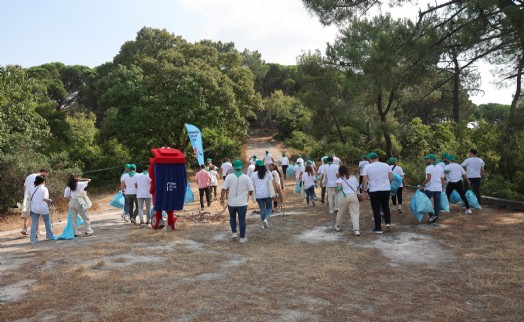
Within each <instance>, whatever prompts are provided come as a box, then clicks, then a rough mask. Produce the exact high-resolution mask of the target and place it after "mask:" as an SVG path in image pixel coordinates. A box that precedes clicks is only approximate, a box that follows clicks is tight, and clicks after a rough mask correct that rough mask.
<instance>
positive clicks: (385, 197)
mask: <svg viewBox="0 0 524 322" xmlns="http://www.w3.org/2000/svg"><path fill="white" fill-rule="evenodd" d="M424 160H425V162H426V168H425V179H424V180H423V181H422V182H421V183H420V185H419V186H418V189H419V190H420V191H421V192H423V194H422V195H420V194H418V193H417V194H416V195H415V197H414V198H413V199H412V201H411V209H412V211H413V214H414V215H416V216H418V217H419V221H420V220H421V217H420V216H422V217H423V216H424V215H425V214H429V215H430V217H429V220H428V224H433V225H436V224H437V221H438V219H439V216H440V213H441V211H442V210H443V207H444V209H446V208H449V206H446V205H449V201H452V202H459V201H462V202H463V205H464V206H465V208H466V210H465V214H467V215H470V214H472V210H471V208H478V209H480V204H481V202H482V201H481V195H480V183H481V178H482V176H483V174H484V161H483V160H482V159H480V158H478V157H477V151H476V150H474V149H471V150H470V152H469V158H467V159H466V160H464V161H463V162H462V163H461V164H458V163H456V159H455V156H453V155H451V154H448V153H443V154H442V156H441V159H440V160H437V157H436V155H435V154H428V155H426V156H425V157H424ZM320 162H321V164H320V166H319V167H318V168H317V166H316V164H315V162H314V161H313V160H312V159H311V158H310V157H307V158H306V160H304V158H303V157H302V156H301V155H300V154H299V155H298V156H297V158H296V161H295V162H292V161H291V160H290V159H289V157H287V155H286V153H282V157H281V158H280V160H279V161H278V163H277V161H275V158H274V157H273V156H272V155H271V154H270V153H269V151H266V152H265V155H264V156H263V157H262V158H261V159H258V158H257V156H256V155H253V156H252V157H251V158H250V159H249V160H248V162H247V165H248V166H247V169H246V172H245V173H244V172H243V169H244V163H243V162H242V161H241V160H235V161H234V162H233V163H231V162H230V160H229V159H225V160H224V161H223V162H222V164H221V166H220V177H221V179H222V180H223V183H222V186H221V191H220V204H221V206H222V207H226V206H227V209H228V210H229V216H230V218H229V219H230V220H229V222H230V227H231V233H232V238H233V239H238V241H239V242H240V243H245V242H246V241H247V237H246V235H247V232H246V215H247V209H248V204H249V199H250V198H251V199H252V201H253V202H256V203H257V204H258V208H259V209H258V212H259V213H260V227H261V229H269V227H270V216H271V214H272V213H273V212H281V211H282V208H283V205H284V198H283V192H284V182H285V180H289V179H291V178H294V183H295V184H294V188H295V189H294V191H295V193H297V194H300V196H301V198H302V199H303V200H304V202H305V204H306V205H307V206H311V207H316V206H317V205H318V204H317V191H320V203H321V204H323V205H327V209H326V210H327V213H328V214H329V215H331V216H333V215H335V216H336V217H335V218H334V219H335V226H334V230H335V231H337V232H340V231H342V228H343V226H344V221H345V218H346V217H347V215H349V217H350V218H351V223H352V229H353V232H354V234H355V236H360V234H361V233H360V203H361V202H363V201H364V200H367V199H369V202H370V204H371V209H372V212H373V219H374V227H373V229H372V230H371V232H372V233H376V234H382V233H383V230H382V218H383V220H384V224H385V228H386V230H392V229H393V226H392V211H393V212H398V213H402V212H403V208H402V207H403V187H404V180H405V178H406V173H405V172H404V170H403V169H402V167H401V166H400V165H399V164H398V159H397V158H395V157H391V158H389V159H388V162H387V163H385V162H381V161H380V160H379V156H378V154H377V153H375V152H370V153H369V154H366V155H362V157H361V161H360V162H359V163H358V165H355V166H351V165H346V164H343V162H342V160H340V159H339V158H338V157H336V156H335V154H331V155H329V156H328V155H326V156H324V157H322V158H320ZM278 165H280V168H279V166H278ZM136 169H137V167H136V165H135V164H126V165H125V170H124V172H123V173H122V175H121V177H120V189H121V192H120V193H119V194H118V195H117V196H120V195H121V197H122V198H123V200H124V201H123V202H122V205H121V206H122V207H123V212H122V215H121V216H122V218H123V220H125V221H126V222H131V223H132V224H136V225H138V226H139V227H144V226H147V225H151V226H152V227H153V228H155V229H162V228H163V227H165V226H166V225H165V223H163V222H158V223H154V220H153V219H154V218H153V217H152V215H153V214H154V213H155V208H154V205H153V195H152V194H151V191H152V189H151V188H152V185H153V184H154V179H153V180H152V178H153V177H152V176H151V175H150V174H149V165H144V166H143V167H142V168H141V172H140V173H137V172H136ZM217 169H218V167H217V166H215V165H213V164H212V159H207V160H206V162H205V164H202V165H201V166H200V170H199V171H198V172H197V173H196V175H195V178H194V181H195V183H196V185H197V187H198V190H199V197H200V200H199V201H200V209H204V207H205V206H207V207H210V206H211V204H212V202H213V201H216V200H217V189H218V186H219V173H218V171H217ZM280 169H281V171H280ZM48 175H49V170H48V169H41V170H40V171H39V172H38V173H35V174H31V175H29V176H28V177H27V178H26V180H25V184H24V203H23V209H22V210H23V212H22V218H23V219H24V226H23V229H22V234H24V235H25V234H27V224H28V220H29V218H31V219H32V225H31V234H30V242H31V243H37V242H38V220H39V217H40V216H42V218H43V220H44V223H45V227H46V239H57V237H56V236H54V235H53V232H52V230H51V223H50V215H49V206H51V205H53V201H52V200H51V199H49V192H48V190H47V188H46V187H45V181H46V177H47V176H48ZM185 178H186V177H185V174H184V180H186V179H185ZM463 179H464V181H465V183H466V185H467V187H471V189H472V191H470V190H466V189H465V187H464V183H463ZM89 182H90V179H87V178H80V177H78V176H76V175H71V176H70V178H69V181H68V183H67V186H66V187H65V190H64V197H65V198H68V199H69V205H68V209H69V216H68V226H69V221H70V222H71V223H70V225H71V228H72V232H73V233H74V237H78V236H80V235H84V236H91V235H92V234H94V231H93V230H92V228H91V222H90V218H89V214H88V209H89V208H90V206H91V201H90V200H89V198H88V197H87V194H86V192H85V189H86V187H87V185H88V184H89ZM188 189H189V188H188ZM204 197H205V202H204ZM390 198H391V202H392V207H391V208H390V202H389V200H390ZM424 198H425V199H424ZM115 199H116V197H115ZM430 199H433V204H432V205H431V203H430ZM419 200H422V201H424V202H425V205H426V206H427V205H428V204H429V205H431V206H430V208H428V207H426V208H423V207H419V206H418V205H419V204H418V203H419ZM422 201H420V202H422ZM472 203H473V205H472ZM144 207H145V212H144ZM156 211H157V213H160V211H158V210H156ZM448 211H449V210H448ZM170 212H171V214H172V213H173V211H170ZM137 217H138V222H137ZM174 218H175V219H174V222H173V221H172V220H171V221H170V223H169V224H168V226H169V227H166V229H167V230H168V231H174V230H175V229H177V225H176V224H177V220H176V217H174ZM237 220H238V224H237ZM80 226H82V230H83V232H82V233H81V232H80ZM168 228H171V229H168ZM237 228H238V229H237ZM64 231H65V230H64Z"/></svg>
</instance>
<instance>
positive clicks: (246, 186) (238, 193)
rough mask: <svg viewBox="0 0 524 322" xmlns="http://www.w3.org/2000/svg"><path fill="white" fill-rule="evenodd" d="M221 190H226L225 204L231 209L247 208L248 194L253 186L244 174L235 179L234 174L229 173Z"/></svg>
mask: <svg viewBox="0 0 524 322" xmlns="http://www.w3.org/2000/svg"><path fill="white" fill-rule="evenodd" d="M222 189H223V190H228V196H227V204H228V205H229V206H231V207H243V206H247V199H248V196H249V192H250V191H253V184H252V183H251V179H249V177H248V176H247V175H245V174H242V175H240V177H237V176H236V174H234V173H230V174H228V175H227V177H226V180H224V184H223V185H222Z"/></svg>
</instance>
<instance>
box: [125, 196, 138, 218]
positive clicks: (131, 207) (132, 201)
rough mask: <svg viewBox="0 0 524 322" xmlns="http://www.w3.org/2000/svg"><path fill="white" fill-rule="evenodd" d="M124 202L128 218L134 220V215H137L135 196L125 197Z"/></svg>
mask: <svg viewBox="0 0 524 322" xmlns="http://www.w3.org/2000/svg"><path fill="white" fill-rule="evenodd" d="M126 200H127V203H128V205H129V217H130V218H132V219H136V215H138V200H137V199H136V195H126Z"/></svg>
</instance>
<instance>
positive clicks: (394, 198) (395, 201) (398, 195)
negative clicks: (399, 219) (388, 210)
mask: <svg viewBox="0 0 524 322" xmlns="http://www.w3.org/2000/svg"><path fill="white" fill-rule="evenodd" d="M402 188H403V187H399V188H398V190H397V194H396V195H394V196H391V201H392V202H393V205H395V206H396V205H397V200H398V204H399V205H401V204H402V190H403V189H402Z"/></svg>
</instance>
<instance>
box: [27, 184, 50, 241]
mask: <svg viewBox="0 0 524 322" xmlns="http://www.w3.org/2000/svg"><path fill="white" fill-rule="evenodd" d="M45 180H46V179H45V177H44V176H36V178H35V182H34V186H33V187H32V188H31V189H30V190H29V196H30V197H31V199H30V200H31V204H30V207H31V208H30V209H31V212H30V214H31V220H32V222H31V234H30V236H29V241H30V242H31V244H36V243H38V220H39V219H40V216H42V218H43V219H44V224H45V233H46V239H48V240H53V239H54V238H55V236H54V235H53V231H52V230H51V217H50V216H49V205H52V204H53V200H51V199H49V191H48V190H47V187H46V186H45Z"/></svg>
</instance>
